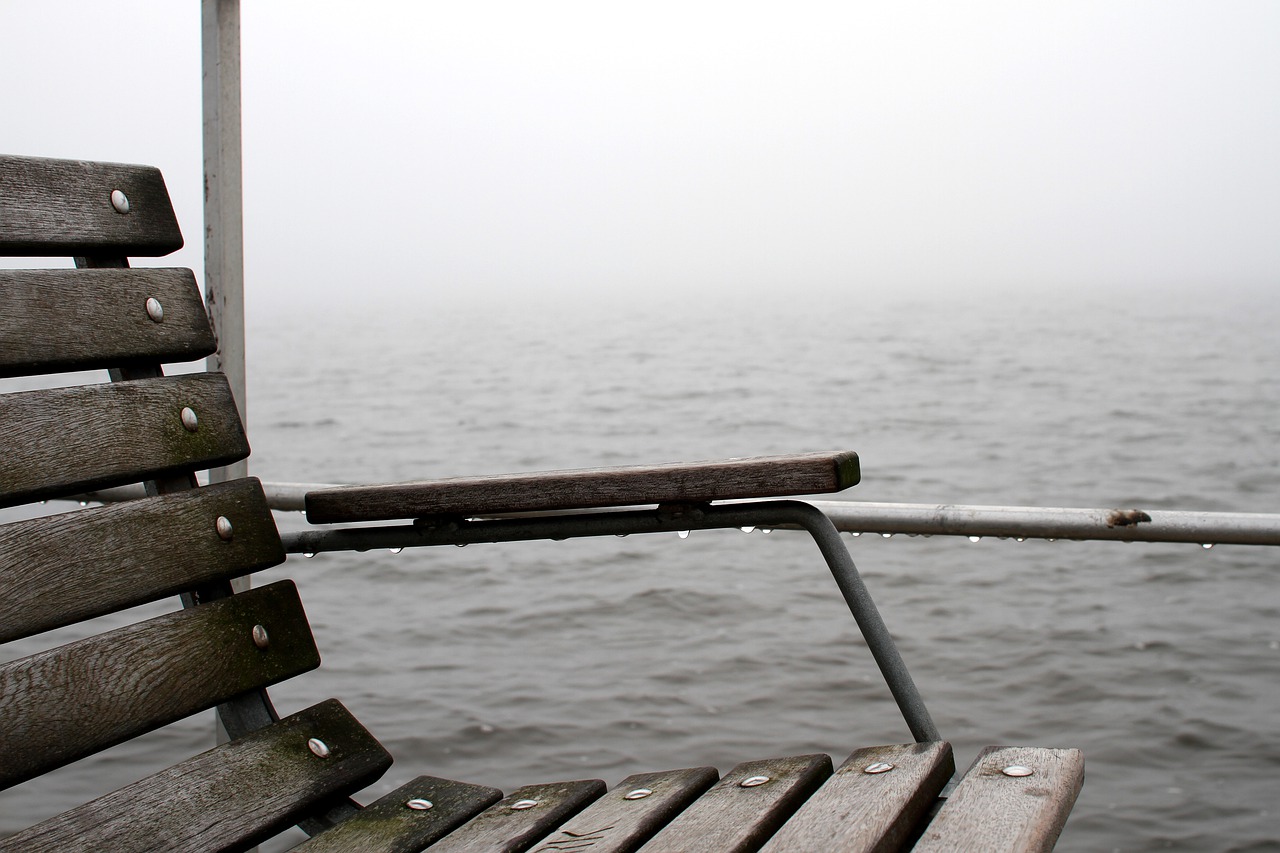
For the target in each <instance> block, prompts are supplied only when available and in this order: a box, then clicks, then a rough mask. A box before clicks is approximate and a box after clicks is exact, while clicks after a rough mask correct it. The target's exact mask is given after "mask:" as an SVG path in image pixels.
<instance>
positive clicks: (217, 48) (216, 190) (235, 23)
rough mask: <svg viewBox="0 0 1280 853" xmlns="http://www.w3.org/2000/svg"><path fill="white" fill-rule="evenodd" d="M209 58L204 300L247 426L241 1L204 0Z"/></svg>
mask: <svg viewBox="0 0 1280 853" xmlns="http://www.w3.org/2000/svg"><path fill="white" fill-rule="evenodd" d="M201 12H202V16H201V22H202V23H201V25H202V31H203V38H202V43H203V53H204V295H205V304H206V307H207V308H208V311H209V318H210V320H211V321H212V323H213V330H214V333H215V334H216V335H217V336H218V351H217V352H216V353H214V354H213V355H211V356H210V357H209V360H208V367H209V370H220V371H222V372H223V373H225V374H226V376H227V381H228V382H229V383H230V384H231V391H232V393H233V394H234V395H235V399H236V405H237V406H239V408H240V419H241V420H242V421H247V414H248V412H247V410H246V407H245V365H244V211H243V192H242V188H241V153H240V0H201ZM248 470H249V465H248V462H247V461H241V462H237V463H234V464H232V465H229V466H227V467H226V468H221V469H218V470H216V471H211V472H210V474H209V478H210V480H211V481H212V482H216V483H218V482H225V481H226V480H234V479H237V478H239V477H244V476H246V475H247V474H248Z"/></svg>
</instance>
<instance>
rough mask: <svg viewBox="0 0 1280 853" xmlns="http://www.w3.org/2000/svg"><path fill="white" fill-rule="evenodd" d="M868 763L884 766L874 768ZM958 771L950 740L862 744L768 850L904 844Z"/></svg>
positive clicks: (879, 852)
mask: <svg viewBox="0 0 1280 853" xmlns="http://www.w3.org/2000/svg"><path fill="white" fill-rule="evenodd" d="M885 767H889V768H890V769H888V770H885V769H884V768H885ZM868 768H870V769H871V770H877V771H881V772H868ZM954 773H955V761H954V759H953V758H952V756H951V745H950V744H947V743H943V742H936V743H912V744H903V745H900V746H876V747H869V748H867V749H859V750H857V751H856V752H854V753H853V754H852V755H850V756H849V759H848V760H847V761H846V762H845V763H844V764H842V765H841V766H840V768H839V769H838V770H836V772H835V773H834V774H833V775H832V776H831V778H830V779H828V780H827V781H826V783H825V784H824V785H823V786H822V787H821V788H819V789H818V791H817V793H815V794H814V795H813V796H812V797H810V798H809V799H808V801H807V802H806V803H805V804H804V805H803V806H801V807H800V810H799V811H797V812H796V813H795V815H794V816H792V818H791V819H790V820H788V821H787V822H786V824H785V825H783V827H782V829H780V830H778V833H777V834H776V835H775V836H773V838H771V839H770V840H769V843H768V844H766V845H765V846H764V848H763V850H762V853H811V851H814V850H840V851H845V853H858V851H868V853H870V851H875V853H888V852H889V851H893V850H900V849H902V846H903V844H904V843H906V842H907V841H909V840H911V839H912V838H914V837H915V835H916V833H917V832H918V828H919V825H920V823H921V821H923V820H924V818H925V816H926V815H927V814H928V812H929V809H930V808H932V807H933V804H934V801H935V800H936V798H937V796H938V793H939V792H940V791H941V790H942V788H943V786H945V785H946V784H947V782H948V780H950V779H951V776H952V774H954Z"/></svg>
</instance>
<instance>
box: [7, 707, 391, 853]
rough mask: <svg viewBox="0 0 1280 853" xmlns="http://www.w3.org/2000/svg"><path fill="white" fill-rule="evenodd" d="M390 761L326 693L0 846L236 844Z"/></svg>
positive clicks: (183, 847) (197, 849) (195, 851)
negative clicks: (319, 744)
mask: <svg viewBox="0 0 1280 853" xmlns="http://www.w3.org/2000/svg"><path fill="white" fill-rule="evenodd" d="M310 738H319V739H320V740H321V741H323V742H324V743H325V744H326V745H327V746H328V747H329V750H330V754H329V757H328V758H319V757H317V756H316V755H315V754H314V753H312V752H311V750H310V749H309V748H308V747H307V741H308V740H309V739H310ZM390 765H391V756H390V755H388V754H387V752H386V750H384V749H383V748H382V746H381V744H379V743H378V742H377V741H376V740H374V738H373V736H372V735H370V734H369V733H368V732H367V731H365V730H364V728H363V727H361V725H360V724H359V723H358V722H356V720H355V718H354V717H352V716H351V714H350V713H348V712H347V710H346V709H345V708H343V707H342V705H341V704H340V703H339V702H337V701H336V700H333V699H330V700H328V701H327V702H322V703H320V704H319V705H315V706H313V707H311V708H308V709H307V710H305V711H302V712H300V713H297V714H294V715H293V716H291V717H287V718H286V719H284V720H281V721H280V722H279V723H276V724H275V725H273V726H271V727H269V728H266V729H261V730H259V731H257V732H254V733H253V734H251V735H249V736H247V737H244V738H241V739H240V740H237V741H233V742H232V743H230V744H226V745H224V746H220V747H218V748H217V749H212V750H209V751H208V752H205V753H202V754H200V755H197V756H196V757H194V758H191V759H188V760H187V761H184V762H182V763H181V764H176V765H174V766H173V767H170V768H169V769H168V770H164V771H162V772H160V773H157V774H156V775H154V776H150V777H148V778H146V779H143V780H142V781H140V782H137V783H135V784H133V785H129V786H127V787H125V788H121V789H120V790H118V791H116V792H114V793H111V794H107V795H106V796H105V797H101V798H99V799H97V800H94V801H93V802H91V803H88V804H86V805H84V806H81V807H79V808H77V809H73V810H72V811H69V812H63V813H62V814H60V815H58V816H56V817H53V818H50V819H49V820H47V821H45V822H43V823H40V824H37V825H36V826H33V827H31V828H30V829H27V830H24V831H23V832H20V833H18V834H17V835H13V836H10V837H9V838H6V839H3V840H0V851H21V853H45V851H50V853H52V851H58V853H68V851H85V853H90V851H92V853H101V851H105V850H110V851H112V853H131V851H173V853H203V852H204V851H221V850H243V849H245V847H247V846H250V845H252V844H255V843H257V842H258V841H261V840H262V839H264V838H267V837H270V836H271V835H274V834H275V833H277V832H279V831H280V830H282V829H284V828H286V827H287V826H289V825H290V824H291V823H294V822H295V821H296V820H297V819H298V818H299V817H300V816H301V815H302V814H303V813H304V812H305V811H306V810H308V808H309V807H312V806H313V805H314V804H316V803H318V802H321V801H324V800H326V799H330V798H333V797H335V796H339V795H345V794H349V793H351V792H352V791H355V790H358V789H360V788H362V787H364V786H365V785H368V784H369V783H370V782H373V781H374V780H376V779H377V778H378V777H379V776H381V775H382V774H383V773H384V772H386V769H387V768H388V767H389V766H390Z"/></svg>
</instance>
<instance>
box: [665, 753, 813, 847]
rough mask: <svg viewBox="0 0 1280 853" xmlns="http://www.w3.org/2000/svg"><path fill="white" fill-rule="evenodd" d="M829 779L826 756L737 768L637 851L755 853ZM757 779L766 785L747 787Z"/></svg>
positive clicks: (766, 761) (776, 760)
mask: <svg viewBox="0 0 1280 853" xmlns="http://www.w3.org/2000/svg"><path fill="white" fill-rule="evenodd" d="M830 775H831V759H830V758H829V757H828V756H825V755H798V756H794V757H790V758H771V759H767V760H764V761H748V762H745V763H743V764H739V765H738V766H737V767H735V768H733V770H731V771H729V772H728V773H726V774H725V777H724V778H723V779H721V780H720V782H719V783H717V784H716V785H715V786H714V787H713V788H711V790H709V791H707V793H705V794H703V795H702V796H701V797H700V798H699V799H698V801H697V802H695V803H694V804H693V805H691V806H689V808H687V809H685V810H684V811H683V812H681V813H680V814H679V815H677V816H676V818H675V820H673V821H672V822H671V823H670V824H669V825H668V826H667V827H666V829H663V830H662V831H661V832H659V833H658V834H657V835H656V836H654V838H653V839H652V840H651V841H650V842H649V843H648V844H646V845H644V846H643V847H641V848H640V849H641V850H642V851H644V853H659V851H662V853H684V851H690V850H715V851H723V853H747V851H755V850H759V849H760V846H761V845H762V844H764V842H765V841H766V840H768V838H769V837H770V836H771V835H773V833H774V832H775V831H777V829H778V827H779V826H781V825H782V823H783V822H784V821H785V820H786V819H787V818H789V817H791V815H792V814H794V813H795V811H796V809H798V808H799V807H800V804H801V803H803V802H804V801H805V799H806V798H807V797H808V796H809V795H810V794H812V793H813V792H814V790H816V789H817V788H818V786H819V785H821V784H822V782H823V781H824V780H825V779H826V778H827V777H828V776H830ZM759 779H766V780H767V781H765V782H764V783H762V784H758V785H752V784H751V783H752V782H754V781H757V780H759ZM744 783H746V784H744Z"/></svg>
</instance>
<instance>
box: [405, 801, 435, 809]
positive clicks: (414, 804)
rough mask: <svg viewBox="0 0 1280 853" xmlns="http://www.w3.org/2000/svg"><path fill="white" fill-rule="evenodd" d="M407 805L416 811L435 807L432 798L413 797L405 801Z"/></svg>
mask: <svg viewBox="0 0 1280 853" xmlns="http://www.w3.org/2000/svg"><path fill="white" fill-rule="evenodd" d="M405 805H406V806H407V807H409V808H411V809H413V810H414V811H415V812H425V811H426V810H427V809H430V808H433V807H434V805H435V804H434V803H432V802H431V801H430V800H420V799H413V800H410V801H409V802H407V803H405Z"/></svg>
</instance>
